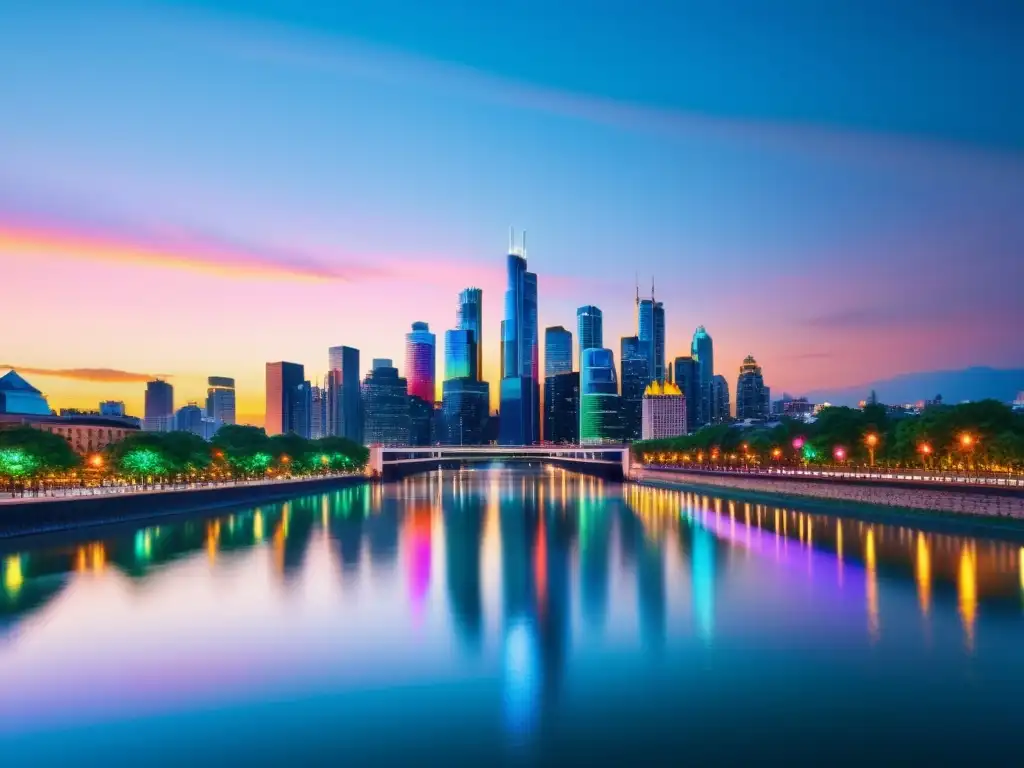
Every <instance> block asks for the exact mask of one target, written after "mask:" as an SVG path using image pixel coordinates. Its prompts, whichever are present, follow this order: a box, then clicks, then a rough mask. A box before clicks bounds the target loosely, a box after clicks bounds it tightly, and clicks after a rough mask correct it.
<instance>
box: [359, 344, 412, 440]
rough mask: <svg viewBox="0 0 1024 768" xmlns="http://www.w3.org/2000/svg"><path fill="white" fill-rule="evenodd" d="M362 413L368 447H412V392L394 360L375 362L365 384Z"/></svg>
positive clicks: (381, 359) (378, 360) (364, 381)
mask: <svg viewBox="0 0 1024 768" xmlns="http://www.w3.org/2000/svg"><path fill="white" fill-rule="evenodd" d="M421 399H422V398H421ZM363 411H364V416H365V422H364V437H365V440H366V444H367V445H385V446H402V445H407V444H408V443H409V425H410V422H409V388H408V385H407V383H406V380H405V379H404V378H402V377H401V376H399V375H398V369H397V368H395V367H394V366H393V365H392V364H391V360H389V359H387V358H377V359H374V361H373V370H371V371H370V372H369V373H368V374H367V375H366V378H365V379H364V380H363Z"/></svg>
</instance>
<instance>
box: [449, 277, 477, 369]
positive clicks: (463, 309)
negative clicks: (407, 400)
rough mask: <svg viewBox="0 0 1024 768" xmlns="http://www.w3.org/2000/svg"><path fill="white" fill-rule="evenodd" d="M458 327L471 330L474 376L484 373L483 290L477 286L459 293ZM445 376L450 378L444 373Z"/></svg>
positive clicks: (462, 329) (461, 329)
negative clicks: (473, 351)
mask: <svg viewBox="0 0 1024 768" xmlns="http://www.w3.org/2000/svg"><path fill="white" fill-rule="evenodd" d="M456 320H457V322H458V326H457V327H458V329H459V330H460V331H471V332H472V333H473V343H474V344H476V377H475V378H478V379H482V378H483V375H484V344H483V338H484V337H483V328H484V292H483V291H482V290H480V289H479V288H467V289H466V290H464V291H463V292H462V293H460V294H459V311H458V317H457V318H456ZM445 378H452V377H450V376H448V375H447V374H445Z"/></svg>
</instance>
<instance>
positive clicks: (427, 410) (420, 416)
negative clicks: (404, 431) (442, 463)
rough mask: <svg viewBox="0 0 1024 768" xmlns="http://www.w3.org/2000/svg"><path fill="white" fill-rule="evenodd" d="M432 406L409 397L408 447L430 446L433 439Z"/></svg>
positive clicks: (417, 398) (422, 400) (420, 399)
mask: <svg viewBox="0 0 1024 768" xmlns="http://www.w3.org/2000/svg"><path fill="white" fill-rule="evenodd" d="M434 415H435V414H434V404H433V403H428V402H427V401H426V400H424V399H423V398H421V397H416V395H409V445H417V446H424V445H432V444H433V443H435V442H437V441H436V440H435V438H434Z"/></svg>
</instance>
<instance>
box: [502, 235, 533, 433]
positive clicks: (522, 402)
mask: <svg viewBox="0 0 1024 768" xmlns="http://www.w3.org/2000/svg"><path fill="white" fill-rule="evenodd" d="M511 250H512V251H513V252H512V253H509V255H508V260H507V267H508V290H506V291H505V319H504V320H503V321H502V323H501V396H500V402H501V420H500V442H501V444H502V445H533V444H534V443H536V442H537V441H538V440H539V439H540V402H539V401H540V385H539V381H538V375H539V373H540V372H539V370H538V348H537V275H535V274H534V273H532V272H527V271H526V259H525V258H524V257H523V256H522V255H520V254H519V253H516V252H515V249H514V248H513V249H511Z"/></svg>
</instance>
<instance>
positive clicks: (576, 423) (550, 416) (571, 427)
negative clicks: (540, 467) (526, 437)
mask: <svg viewBox="0 0 1024 768" xmlns="http://www.w3.org/2000/svg"><path fill="white" fill-rule="evenodd" d="M544 440H545V441H546V442H549V443H558V444H561V445H574V444H576V443H579V441H580V374H579V371H568V372H566V373H559V374H556V375H555V376H548V377H547V378H546V379H544Z"/></svg>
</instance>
